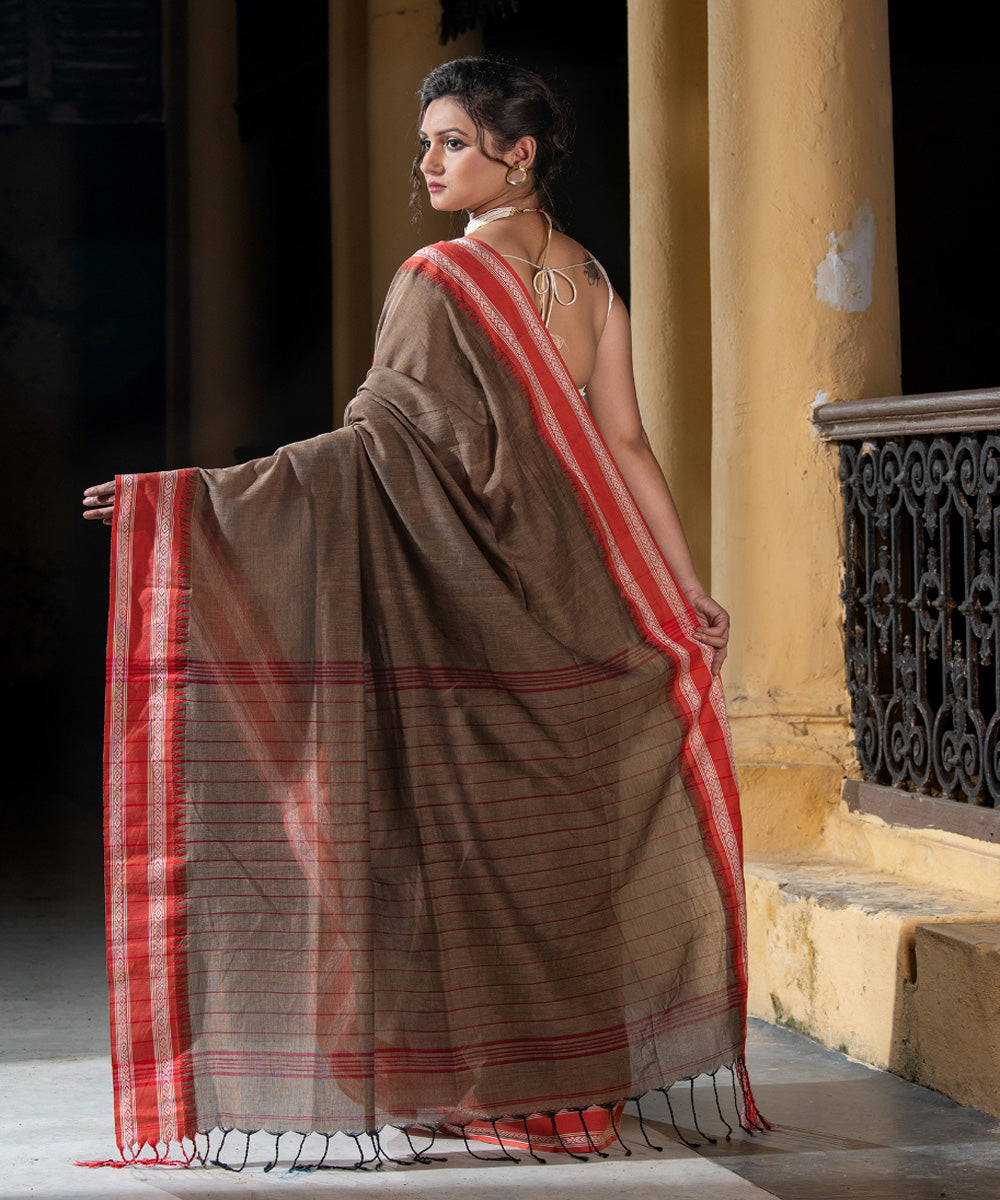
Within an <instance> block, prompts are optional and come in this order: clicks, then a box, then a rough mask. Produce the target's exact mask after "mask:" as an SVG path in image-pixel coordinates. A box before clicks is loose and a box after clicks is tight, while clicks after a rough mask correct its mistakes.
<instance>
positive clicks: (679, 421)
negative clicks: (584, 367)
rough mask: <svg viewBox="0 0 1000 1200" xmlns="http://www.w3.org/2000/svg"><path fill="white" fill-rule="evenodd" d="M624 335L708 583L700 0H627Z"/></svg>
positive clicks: (708, 384) (653, 436) (704, 94)
mask: <svg viewBox="0 0 1000 1200" xmlns="http://www.w3.org/2000/svg"><path fill="white" fill-rule="evenodd" d="M628 34H629V46H628V56H629V159H630V162H631V173H630V180H629V186H630V193H631V203H630V222H631V259H632V263H631V273H632V298H631V309H632V335H633V339H634V346H635V373H636V387H637V390H638V394H639V403H640V407H641V409H642V417H643V424H644V425H645V427H646V432H647V433H648V435H649V439H650V441H651V443H652V446H653V450H654V451H655V452H656V456H657V458H658V459H659V460H660V464H661V466H662V467H663V471H664V474H665V475H666V477H667V481H668V482H669V484H670V488H671V491H672V492H673V495H674V500H675V501H676V504H677V508H678V511H679V513H680V515H681V520H682V521H683V523H684V529H685V531H686V533H687V536H688V540H689V542H690V543H691V552H692V554H693V556H694V560H695V566H696V568H697V570H698V574H699V577H700V578H701V581H702V583H704V584H705V586H706V587H709V586H710V578H709V576H710V566H711V556H710V541H711V523H712V516H711V453H712V348H711V305H710V299H709V230H708V58H707V15H706V9H705V0H629V5H628Z"/></svg>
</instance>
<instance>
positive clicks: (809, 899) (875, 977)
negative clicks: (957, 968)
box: [746, 859, 1000, 1086]
mask: <svg viewBox="0 0 1000 1200" xmlns="http://www.w3.org/2000/svg"><path fill="white" fill-rule="evenodd" d="M746 879H747V901H748V922H749V932H750V1011H751V1013H752V1014H753V1015H754V1016H760V1017H763V1018H764V1019H765V1020H769V1021H776V1022H777V1023H778V1024H781V1025H785V1026H787V1027H789V1028H792V1029H796V1030H798V1031H799V1032H801V1033H805V1034H807V1035H808V1036H810V1037H813V1038H815V1039H816V1040H817V1041H819V1042H822V1043H823V1044H824V1045H827V1046H830V1047H832V1048H834V1049H839V1050H842V1051H844V1052H845V1053H848V1054H851V1055H852V1056H853V1057H855V1058H859V1059H861V1060H862V1061H864V1062H868V1063H871V1064H872V1065H873V1066H877V1067H881V1068H883V1069H890V1070H895V1071H897V1073H900V1074H904V1075H906V1076H907V1077H910V1078H912V1077H913V1073H912V1070H911V1069H910V1068H909V1067H908V1066H907V1065H906V1064H907V1063H908V1062H909V1060H910V1058H912V1056H913V1045H914V1043H913V1030H912V1028H911V1025H912V1021H913V1019H914V1018H913V1010H912V1005H911V1003H910V1001H911V996H910V993H909V992H908V990H907V989H909V988H912V987H913V985H914V981H915V980H916V979H917V978H918V968H919V962H918V953H917V950H916V934H917V927H918V926H921V927H925V928H928V929H933V928H934V927H936V926H939V925H942V924H948V925H951V926H954V925H956V924H957V925H958V926H959V927H960V926H961V925H968V924H970V923H974V922H983V921H993V920H1000V900H998V899H997V898H996V897H984V896H980V895H975V894H972V893H969V892H963V891H961V890H959V889H945V888H935V887H929V886H927V885H921V884H917V883H914V882H913V881H912V880H909V879H903V878H900V877H895V876H890V875H886V874H884V873H881V872H878V871H875V870H873V869H871V868H868V867H864V866H861V865H859V864H857V863H853V862H846V861H833V860H822V861H808V862H802V861H799V862H790V861H785V860H775V859H767V860H761V859H756V860H750V861H748V862H747V865H746ZM929 991H930V988H928V989H927V991H925V1000H926V999H927V995H928V992H929ZM936 1053H937V1052H936V1051H935V1052H934V1054H936ZM934 1054H931V1059H932V1060H933V1059H934ZM935 1086H937V1085H935Z"/></svg>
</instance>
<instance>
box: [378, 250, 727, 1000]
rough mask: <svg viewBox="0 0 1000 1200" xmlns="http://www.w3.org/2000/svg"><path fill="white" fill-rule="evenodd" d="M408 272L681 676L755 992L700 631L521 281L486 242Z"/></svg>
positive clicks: (684, 713)
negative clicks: (507, 376)
mask: <svg viewBox="0 0 1000 1200" xmlns="http://www.w3.org/2000/svg"><path fill="white" fill-rule="evenodd" d="M401 270H404V271H411V272H413V273H415V274H419V275H422V276H424V277H425V278H427V279H428V280H429V281H430V282H432V283H433V284H435V285H436V286H438V287H440V288H442V289H443V290H444V291H445V292H446V293H447V294H449V295H450V296H451V297H452V299H453V300H454V301H455V302H456V304H457V306H458V307H459V308H460V309H461V310H462V311H464V313H465V314H466V315H467V316H468V317H469V318H470V319H471V320H472V321H473V322H474V323H475V324H476V325H477V326H478V327H479V328H480V329H481V330H482V332H483V334H484V336H485V337H486V338H487V339H488V340H489V342H490V344H491V346H492V347H493V350H494V353H495V355H496V356H497V357H498V358H499V359H500V360H501V361H503V362H504V363H505V364H506V365H507V367H508V368H509V369H510V371H511V373H512V375H513V376H514V378H515V379H516V380H517V381H518V383H519V384H520V385H521V387H522V390H523V392H524V394H525V396H526V398H527V399H528V401H529V403H530V405H531V409H532V414H533V416H534V420H535V425H536V428H537V430H538V432H539V435H540V436H541V437H542V438H543V440H544V441H545V442H546V444H547V445H548V446H549V448H550V450H551V451H552V453H553V454H554V455H555V456H556V458H557V460H558V461H559V463H560V465H561V467H562V469H563V471H564V472H565V473H566V475H567V476H568V477H569V480H570V482H571V485H572V486H573V489H574V492H575V494H576V497H577V500H578V502H579V504H580V507H581V510H582V511H583V514H584V516H585V518H586V520H587V522H588V525H589V526H590V528H591V530H592V531H593V533H594V536H595V537H596V539H597V542H598V545H599V547H600V549H601V552H602V554H603V556H604V559H605V563H606V565H607V568H608V571H609V572H610V573H611V575H612V578H613V579H614V580H615V582H616V584H617V586H618V588H619V591H620V592H621V595H622V597H623V599H624V600H625V602H626V604H627V605H628V607H629V610H630V612H631V614H632V617H633V620H634V621H635V623H636V625H637V627H638V629H639V630H640V632H641V633H642V634H643V636H644V637H645V638H646V639H647V640H648V641H649V642H651V643H652V644H653V645H655V646H657V647H658V648H659V649H660V650H661V651H662V652H663V653H665V654H666V655H667V657H668V658H669V659H670V661H671V662H672V663H673V664H674V665H675V666H676V668H677V677H676V678H675V681H674V687H673V688H672V694H671V696H670V697H669V700H670V703H671V707H672V708H673V709H674V710H675V713H676V715H677V716H678V718H679V719H680V720H681V722H682V724H683V726H684V728H685V730H686V736H685V740H684V746H683V749H682V752H681V763H682V769H683V772H684V776H685V779H686V780H687V782H688V784H689V786H690V788H691V791H692V795H693V798H694V799H695V800H696V802H697V804H698V807H699V811H700V815H701V818H702V820H703V822H704V826H705V831H706V838H707V847H706V848H707V851H708V853H709V857H710V859H711V861H712V863H713V865H714V867H715V870H716V874H717V877H718V879H719V886H720V892H721V895H722V899H723V903H724V905H725V909H726V913H727V917H728V920H729V928H730V933H731V936H732V939H733V946H734V954H733V970H734V973H735V975H736V978H737V979H738V980H739V981H740V984H741V986H742V988H743V989H744V993H745V990H746V908H745V901H744V898H743V880H742V827H741V823H740V814H739V799H738V795H737V790H736V779H735V769H734V765H733V762H732V757H731V753H730V748H729V738H728V734H727V732H726V726H725V712H724V702H723V699H722V689H721V684H720V683H719V681H718V680H714V681H713V679H712V676H711V671H710V669H709V666H708V662H707V656H708V652H706V650H705V649H704V648H703V647H702V646H701V645H700V644H699V643H698V642H696V641H694V640H693V639H692V638H691V636H690V635H691V633H692V632H693V630H694V629H695V628H696V627H697V624H698V622H697V619H696V618H695V616H694V614H693V613H692V611H691V610H690V608H689V607H688V605H687V603H686V601H685V600H684V597H683V595H682V593H681V592H680V589H679V588H678V587H677V584H676V581H675V580H674V579H673V576H672V575H671V573H670V569H669V567H668V565H667V563H666V562H665V560H664V559H663V556H662V554H660V552H659V550H658V548H657V546H656V542H655V540H654V538H653V537H652V534H651V533H650V531H649V528H648V526H647V525H646V522H645V521H644V519H643V517H642V514H641V513H640V511H639V508H638V505H637V504H636V503H635V500H634V499H633V497H632V496H631V494H630V492H629V490H628V487H627V486H626V484H625V482H624V480H623V479H622V477H621V474H620V473H619V471H618V469H617V467H616V466H615V464H614V461H613V459H612V458H611V455H610V453H609V451H608V449H607V446H606V445H605V444H604V441H603V439H602V438H601V436H600V433H599V431H598V430H597V428H596V426H595V424H594V422H593V420H592V419H591V417H590V413H589V411H588V410H587V407H586V405H585V403H584V402H583V401H582V399H581V397H580V395H579V393H578V392H577V390H576V387H575V385H574V383H573V380H572V377H571V376H570V374H569V372H568V370H567V368H566V365H565V363H564V362H563V360H562V358H561V356H560V354H559V352H558V350H557V349H556V347H555V344H554V342H553V341H552V338H551V337H550V335H549V332H548V330H547V329H546V328H545V326H544V325H543V324H542V321H541V319H540V318H539V316H538V311H537V309H536V308H535V305H534V301H533V299H532V297H531V296H530V295H529V293H528V291H527V289H526V288H525V286H524V285H523V283H522V282H521V280H520V279H519V278H518V277H517V276H516V275H515V274H514V273H513V272H512V271H511V270H510V268H509V267H508V266H507V264H506V263H505V262H504V260H503V259H502V258H501V257H500V256H499V255H498V254H497V253H496V252H495V251H493V250H492V249H491V248H490V247H489V246H488V245H487V244H486V243H485V242H481V241H479V240H478V239H475V238H462V239H458V240H456V241H451V242H439V243H437V245H435V246H429V247H426V248H425V249H423V250H421V251H419V252H418V253H417V254H415V255H414V256H413V257H412V258H410V259H408V260H407V262H405V263H404V264H403V267H402V268H401Z"/></svg>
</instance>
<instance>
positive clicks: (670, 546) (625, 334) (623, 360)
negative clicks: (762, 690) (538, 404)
mask: <svg viewBox="0 0 1000 1200" xmlns="http://www.w3.org/2000/svg"><path fill="white" fill-rule="evenodd" d="M587 401H588V403H589V405H590V411H591V413H592V414H593V417H594V422H595V424H596V425H597V428H598V429H599V430H600V433H601V436H602V437H603V438H604V440H605V442H606V443H607V446H608V449H609V450H610V451H611V453H612V455H613V456H614V460H615V462H616V463H617V464H618V469H619V470H620V471H621V473H622V475H623V477H624V479H625V482H626V483H627V484H628V487H629V490H630V491H631V493H632V495H633V496H634V497H635V500H636V503H637V504H638V505H639V509H640V511H641V512H642V515H643V517H644V518H645V519H646V524H647V525H648V526H649V528H650V530H651V532H652V534H653V537H654V538H656V542H657V545H658V546H659V547H660V549H661V550H662V551H663V556H664V558H665V559H666V560H667V562H668V563H669V565H670V570H671V571H672V572H673V575H674V578H675V579H676V580H677V583H678V584H679V586H680V587H681V589H682V590H683V592H684V595H685V596H686V597H687V600H688V603H689V604H690V605H691V607H692V608H693V609H694V611H695V613H697V615H698V618H699V620H700V621H701V623H702V627H701V629H699V630H697V631H696V632H695V634H694V637H695V638H697V639H698V640H699V641H701V642H704V644H705V645H706V646H711V647H712V649H713V651H714V654H713V656H712V673H713V675H717V674H718V673H719V669H720V668H721V666H722V663H723V661H724V659H725V657H726V645H727V643H728V641H729V614H728V613H727V612H726V610H725V609H724V608H723V607H722V606H721V605H720V604H718V603H717V602H716V601H715V600H713V599H712V597H711V596H709V594H708V593H707V592H706V591H705V589H704V587H703V586H702V584H701V581H700V580H699V579H698V575H697V573H696V571H695V568H694V562H693V561H692V559H691V551H690V549H689V547H688V544H687V538H685V536H684V530H683V528H682V527H681V522H680V518H679V517H678V515H677V509H676V507H675V505H674V500H673V497H672V496H671V494H670V488H669V487H668V486H667V481H666V480H665V479H664V477H663V472H662V471H661V470H660V464H659V463H658V462H657V461H656V457H655V455H654V454H653V451H652V449H651V448H650V445H649V439H648V438H647V437H646V431H645V430H644V429H643V427H642V420H641V418H640V415H639V403H638V400H637V399H636V394H635V378H634V375H633V372H632V330H631V326H630V324H629V318H628V311H627V310H626V308H625V305H624V304H623V303H622V301H621V299H620V298H619V297H618V296H615V298H614V303H613V304H612V306H611V313H610V315H609V317H608V323H607V325H606V326H605V329H604V333H603V334H602V336H601V340H600V342H599V344H598V347H597V358H596V361H595V364H594V372H593V374H592V375H591V377H590V382H589V383H588V384H587Z"/></svg>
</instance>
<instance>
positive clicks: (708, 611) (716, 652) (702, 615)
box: [688, 592, 729, 675]
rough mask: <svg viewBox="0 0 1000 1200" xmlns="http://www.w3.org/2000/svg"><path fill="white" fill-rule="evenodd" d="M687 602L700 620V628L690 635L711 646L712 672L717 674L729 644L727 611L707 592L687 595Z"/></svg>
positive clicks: (724, 659)
mask: <svg viewBox="0 0 1000 1200" xmlns="http://www.w3.org/2000/svg"><path fill="white" fill-rule="evenodd" d="M688 603H689V604H690V605H691V607H692V608H693V609H694V611H695V614H696V615H697V617H698V620H699V621H700V622H701V628H700V629H696V630H695V631H694V633H693V634H692V635H691V636H692V637H693V638H694V639H695V640H696V641H698V642H701V643H702V644H703V645H705V646H710V647H711V648H712V650H713V654H712V674H713V675H718V673H719V672H720V671H721V670H722V664H723V663H724V662H725V661H726V646H727V645H728V644H729V613H727V612H726V610H725V609H724V608H723V607H722V605H721V604H719V603H718V601H716V600H713V599H712V597H711V596H710V595H709V594H708V593H707V592H697V593H695V594H694V595H689V596H688Z"/></svg>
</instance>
